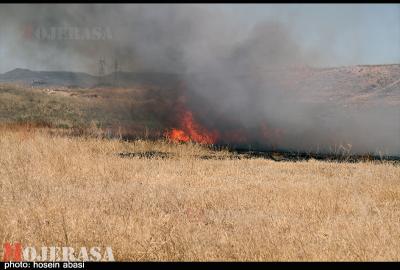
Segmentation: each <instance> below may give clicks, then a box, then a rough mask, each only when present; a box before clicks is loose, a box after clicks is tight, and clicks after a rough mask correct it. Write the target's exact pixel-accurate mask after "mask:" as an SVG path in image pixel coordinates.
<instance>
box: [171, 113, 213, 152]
mask: <svg viewBox="0 0 400 270" xmlns="http://www.w3.org/2000/svg"><path fill="white" fill-rule="evenodd" d="M180 126H181V127H180V129H177V128H173V129H172V130H170V131H167V132H166V134H165V135H166V137H167V138H168V139H170V140H172V141H174V142H189V141H192V142H196V143H200V144H214V143H215V142H216V141H217V138H218V132H216V131H209V130H207V129H206V128H204V127H202V126H201V125H200V124H198V123H196V122H195V120H194V118H193V114H192V112H191V111H188V110H185V111H184V112H183V113H182V115H181V123H180Z"/></svg>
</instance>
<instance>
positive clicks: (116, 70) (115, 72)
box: [114, 59, 119, 86]
mask: <svg viewBox="0 0 400 270" xmlns="http://www.w3.org/2000/svg"><path fill="white" fill-rule="evenodd" d="M118 72H119V66H118V60H117V59H115V62H114V85H115V86H118Z"/></svg>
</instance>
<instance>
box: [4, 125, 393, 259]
mask: <svg viewBox="0 0 400 270" xmlns="http://www.w3.org/2000/svg"><path fill="white" fill-rule="evenodd" d="M148 150H159V151H164V152H173V153H175V154H176V155H175V156H174V157H172V158H170V159H157V158H155V159H139V158H121V157H119V156H118V155H116V153H119V152H122V151H131V152H132V151H133V152H134V151H148ZM0 153H1V154H0V193H1V194H0V200H1V208H0V218H1V221H2V225H1V227H0V242H3V243H4V242H7V241H10V242H17V241H19V242H22V243H23V244H24V245H30V246H37V247H41V246H72V247H81V246H87V247H91V246H111V247H112V248H113V251H114V256H115V258H116V259H117V260H125V261H142V260H168V261H169V260H173V261H181V260H190V261H198V260H200V261H205V260H218V261H219V260H229V261H237V260H240V261H242V260H251V261H259V260H273V261H275V260H277V261H287V260H290V261H291V260H295V261H298V260H299V261H303V260H322V261H325V260H363V261H364V260H400V230H399V228H400V167H399V166H395V165H391V164H388V163H380V164H377V163H371V162H365V163H356V164H350V163H335V162H318V161H309V162H297V163H294V162H275V161H272V160H264V159H250V160H234V159H233V160H231V159H221V160H216V159H213V160H201V159H198V158H197V157H196V156H197V155H199V154H207V153H208V154H210V153H209V150H207V149H205V148H202V147H200V146H196V145H171V144H167V143H164V142H146V141H138V142H132V143H127V142H121V141H118V140H102V139H95V138H92V139H90V138H69V137H65V136H64V137H63V136H54V135H53V136H50V135H49V134H48V132H45V131H41V130H36V129H34V130H26V129H23V128H22V129H17V128H14V129H12V130H11V129H10V128H4V127H3V128H0ZM217 155H221V156H223V155H227V154H226V153H223V152H222V153H218V154H217Z"/></svg>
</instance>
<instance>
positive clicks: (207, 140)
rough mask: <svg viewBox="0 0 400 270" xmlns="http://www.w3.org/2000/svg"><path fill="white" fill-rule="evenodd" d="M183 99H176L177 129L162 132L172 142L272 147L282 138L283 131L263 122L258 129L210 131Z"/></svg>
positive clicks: (238, 128)
mask: <svg viewBox="0 0 400 270" xmlns="http://www.w3.org/2000/svg"><path fill="white" fill-rule="evenodd" d="M184 100H186V99H185V98H180V99H178V105H176V107H175V108H176V109H177V114H178V116H177V127H174V128H170V129H168V130H167V131H165V132H164V136H165V137H166V138H167V139H169V140H171V141H173V142H178V143H179V142H195V143H199V144H209V145H211V144H220V143H222V144H248V143H251V142H254V141H255V140H256V139H258V140H260V139H261V141H263V143H264V144H265V145H269V146H272V147H274V145H276V144H277V143H278V142H279V141H280V139H281V138H282V136H283V131H282V130H281V129H278V128H272V127H270V126H269V125H267V123H266V122H265V121H264V122H262V123H260V125H259V127H256V128H253V129H245V128H240V127H236V128H233V129H229V130H223V129H222V130H219V129H211V128H207V127H205V126H203V125H202V124H201V123H199V122H197V121H196V117H195V116H194V114H193V112H192V111H191V110H189V109H188V108H187V107H186V106H185V105H184V103H185V102H184Z"/></svg>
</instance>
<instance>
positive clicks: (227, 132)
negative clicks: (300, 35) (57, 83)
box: [0, 5, 400, 155]
mask: <svg viewBox="0 0 400 270" xmlns="http://www.w3.org/2000/svg"><path fill="white" fill-rule="evenodd" d="M292 23H293V22H291V23H284V22H282V21H281V20H278V19H277V18H274V17H271V18H269V19H267V20H265V21H263V22H259V23H257V24H255V25H254V26H253V25H252V26H251V27H250V26H249V25H246V24H243V23H242V22H239V20H236V18H235V17H233V16H232V15H230V14H229V13H226V12H222V10H221V9H220V8H210V7H209V6H201V5H113V6H110V5H2V6H1V9H0V34H1V40H0V55H1V57H2V63H1V65H0V68H1V70H3V71H6V70H9V69H11V68H14V67H25V68H31V69H35V70H38V69H47V70H73V71H85V72H89V73H92V74H96V72H97V60H98V59H99V58H101V57H103V58H105V59H106V60H107V61H108V63H110V61H112V59H118V60H119V61H120V65H121V67H123V69H124V70H128V71H150V72H165V73H175V74H179V76H180V77H181V79H182V81H183V82H184V93H185V106H187V107H188V109H190V111H192V112H193V115H194V117H195V118H196V120H197V121H198V122H199V123H200V124H201V125H202V126H204V127H206V128H207V129H208V130H211V131H216V132H218V133H219V134H220V137H219V142H220V143H228V144H240V143H242V142H241V140H240V138H239V139H232V134H239V135H238V137H243V136H244V137H245V144H252V145H257V147H262V148H268V149H270V148H276V149H287V150H297V151H336V150H335V149H337V148H339V147H344V148H346V149H351V151H352V152H354V153H365V152H374V153H379V152H382V153H384V154H396V155H399V154H400V120H399V119H400V113H399V107H398V106H394V107H388V106H386V105H385V104H381V103H376V104H374V105H371V106H368V107H365V108H364V107H363V108H361V109H360V108H351V107H346V109H344V108H343V106H341V104H340V103H330V102H328V101H327V102H322V103H321V102H319V103H315V102H314V103H313V102H303V101H301V100H303V99H304V97H307V96H308V99H312V98H313V95H314V94H315V93H318V92H321V91H323V89H309V91H307V92H302V93H299V92H298V91H296V85H291V84H290V82H291V81H292V77H291V76H292V73H293V72H292V70H293V69H301V68H303V67H312V66H321V65H324V64H328V63H326V61H327V59H332V57H333V56H332V52H330V51H329V49H328V48H327V47H324V46H321V45H319V46H315V47H313V48H310V47H307V48H305V47H304V46H302V44H301V43H300V42H298V41H297V39H296V35H295V34H294V33H293V31H292V26H293V25H292ZM60 28H61V30H59V31H63V32H64V34H65V35H67V37H65V35H59V34H58V33H55V36H54V38H51V37H50V36H49V35H51V34H50V33H51V31H55V32H57V31H58V30H57V29H60ZM38 29H39V30H38ZM65 29H67V30H65ZM71 29H73V30H71ZM304 31H307V29H304ZM99 32H100V33H99ZM43 33H45V35H43ZM85 33H86V34H85ZM97 34H99V35H97ZM383 42H384V41H383ZM321 44H323V42H322V43H321Z"/></svg>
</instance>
